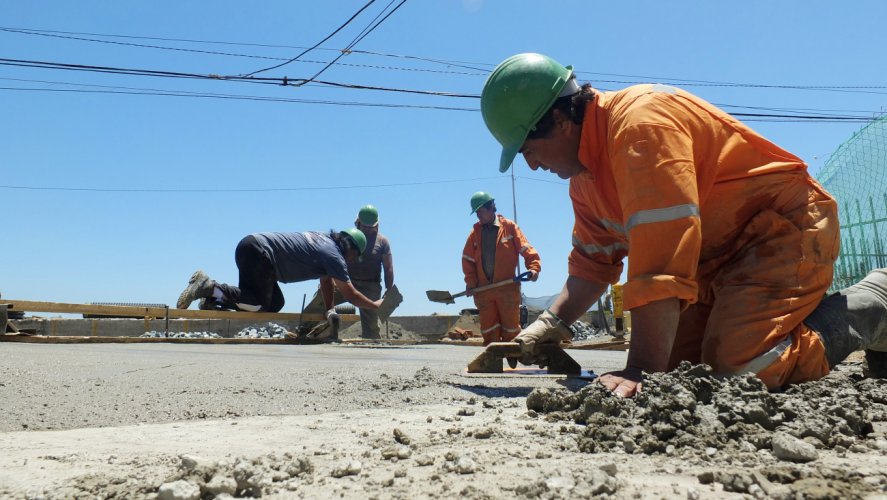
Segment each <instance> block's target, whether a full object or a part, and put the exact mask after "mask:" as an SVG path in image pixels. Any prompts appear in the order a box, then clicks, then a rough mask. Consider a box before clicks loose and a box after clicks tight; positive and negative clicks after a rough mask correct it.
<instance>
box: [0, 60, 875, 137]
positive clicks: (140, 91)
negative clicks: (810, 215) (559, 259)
mask: <svg viewBox="0 0 887 500" xmlns="http://www.w3.org/2000/svg"><path fill="white" fill-rule="evenodd" d="M0 64H2V63H0ZM0 80H12V81H23V82H32V83H48V84H61V85H77V86H85V87H99V88H102V89H122V90H84V89H47V88H31V87H0V90H8V91H23V92H56V93H83V94H119V95H139V96H165V97H194V98H211V99H225V100H244V101H266V102H282V103H299V104H327V105H338V106H357V107H377V108H404V109H433V110H443V111H472V112H477V111H479V110H478V108H462V107H454V106H432V105H419V104H395V103H369V102H361V101H334V100H329V99H296V98H285V97H270V96H250V95H239V94H220V93H208V92H189V91H179V90H159V89H144V88H134V87H117V86H107V85H94V84H79V83H68V82H54V81H46V80H25V79H18V78H0ZM401 91H404V92H409V91H405V90H401ZM416 92H419V93H426V92H420V91H416ZM426 94H427V93H426ZM434 95H442V94H434ZM732 115H733V116H739V117H743V118H744V121H747V122H784V123H788V122H796V123H804V122H807V123H812V122H816V123H869V122H871V121H872V120H874V119H875V118H874V117H862V116H838V115H825V116H817V115H801V114H793V115H784V114H767V113H732Z"/></svg>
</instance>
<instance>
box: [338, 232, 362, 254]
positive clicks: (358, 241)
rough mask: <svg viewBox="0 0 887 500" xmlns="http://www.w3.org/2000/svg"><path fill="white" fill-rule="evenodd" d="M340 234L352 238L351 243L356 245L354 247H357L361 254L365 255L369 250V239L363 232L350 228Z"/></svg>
mask: <svg viewBox="0 0 887 500" xmlns="http://www.w3.org/2000/svg"><path fill="white" fill-rule="evenodd" d="M339 234H344V235H345V236H348V237H349V238H351V241H352V242H353V243H354V246H356V247H357V250H358V252H359V254H360V255H363V252H364V251H365V250H366V249H367V237H366V236H365V235H364V234H363V231H361V230H360V229H357V228H356V227H349V228H347V229H344V230H342V231H339Z"/></svg>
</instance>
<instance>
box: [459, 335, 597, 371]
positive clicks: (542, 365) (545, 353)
mask: <svg viewBox="0 0 887 500" xmlns="http://www.w3.org/2000/svg"><path fill="white" fill-rule="evenodd" d="M536 352H537V353H538V361H537V362H538V366H539V368H538V369H534V368H530V369H527V368H518V367H517V362H518V360H519V359H520V358H521V345H520V344H519V343H517V342H492V343H490V344H489V345H488V346H487V348H486V349H484V351H483V352H482V353H480V354H479V355H478V356H477V357H476V358H474V359H473V360H472V361H471V362H470V363H468V367H467V368H466V369H465V372H466V374H469V375H470V374H497V373H501V374H503V375H567V376H572V377H580V378H594V377H595V375H594V373H592V372H589V371H587V370H583V369H582V367H581V366H580V365H579V363H577V362H576V360H575V359H573V358H572V357H571V356H570V355H569V354H567V353H566V351H564V349H563V348H562V347H561V345H560V344H554V343H548V344H538V345H537V346H536ZM502 360H506V361H508V365H509V367H510V369H508V370H505V369H504V368H503V366H502Z"/></svg>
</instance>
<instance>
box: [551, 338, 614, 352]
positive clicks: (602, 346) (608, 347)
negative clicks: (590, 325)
mask: <svg viewBox="0 0 887 500" xmlns="http://www.w3.org/2000/svg"><path fill="white" fill-rule="evenodd" d="M628 346H629V342H628V341H627V340H614V341H607V342H591V343H588V344H571V345H569V346H567V347H565V349H577V350H580V351H582V350H603V351H624V350H626V349H628Z"/></svg>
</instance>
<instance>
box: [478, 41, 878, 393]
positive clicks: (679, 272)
mask: <svg viewBox="0 0 887 500" xmlns="http://www.w3.org/2000/svg"><path fill="white" fill-rule="evenodd" d="M481 112H482V114H483V118H484V121H485V123H486V125H487V128H488V129H489V130H490V132H491V133H492V134H493V136H494V137H495V138H496V139H497V140H498V141H499V143H500V144H501V145H502V154H501V157H500V164H499V170H500V171H502V172H504V171H506V170H507V169H508V168H509V167H510V165H511V163H512V161H513V160H514V158H515V156H516V155H517V154H518V153H520V154H522V155H523V157H524V159H525V160H526V161H527V164H528V165H529V167H530V168H531V169H533V170H536V169H538V168H541V169H543V170H547V171H550V172H552V173H554V174H556V175H557V176H559V177H560V178H562V179H569V180H570V197H571V199H572V201H573V209H574V213H575V224H574V227H573V250H572V252H571V254H570V258H569V268H568V269H569V277H568V278H567V280H566V283H565V285H564V288H563V290H562V291H561V293H560V295H559V296H558V298H557V299H556V300H555V302H554V303H553V304H552V306H551V307H550V308H549V310H548V311H546V312H545V313H543V314H542V315H540V317H539V319H538V320H537V321H536V322H534V323H533V324H531V325H530V326H528V327H527V328H526V329H525V330H524V331H522V332H521V333H520V335H519V336H518V337H517V338H516V339H515V341H517V342H519V343H520V344H521V346H522V352H523V356H524V358H523V361H524V362H529V363H533V362H534V361H538V360H539V358H538V356H539V355H540V349H539V348H538V347H537V346H539V345H540V344H542V343H553V342H560V341H562V340H568V339H570V337H571V335H570V330H569V328H568V325H569V324H570V323H572V322H573V321H575V320H576V319H578V318H579V316H580V315H581V314H582V313H584V312H585V311H587V310H588V308H589V307H590V306H591V305H592V304H593V303H594V302H595V301H596V300H597V299H598V297H599V296H600V295H601V293H603V292H604V290H606V287H607V285H608V284H609V283H615V282H616V281H618V280H619V277H620V275H621V274H622V261H623V259H625V258H626V257H627V258H628V263H629V267H628V281H627V283H626V284H625V286H624V289H623V300H624V308H625V309H627V310H631V314H632V323H633V328H632V336H631V346H630V348H629V351H628V361H627V364H626V367H625V369H624V370H620V371H617V372H613V373H608V374H604V375H603V376H601V377H600V379H599V380H600V381H601V382H602V383H603V384H604V385H605V386H606V387H607V388H609V389H611V390H613V391H614V392H615V393H616V394H617V395H620V396H632V395H633V394H635V393H636V392H637V391H638V390H639V389H640V384H641V381H642V379H643V372H661V371H666V370H670V369H672V368H674V367H675V366H676V365H677V363H679V362H680V361H682V360H687V361H690V362H694V363H698V362H703V363H706V364H709V365H711V366H712V367H713V368H714V370H715V371H716V372H718V373H725V374H726V373H753V374H755V375H757V376H758V377H759V378H760V379H761V380H762V381H763V382H764V383H765V384H766V385H767V386H768V387H769V388H771V389H777V388H781V387H783V386H785V385H787V384H792V383H799V382H804V381H809V380H816V379H819V378H820V377H822V376H824V375H826V374H827V373H828V372H829V370H830V369H831V367H833V366H835V365H836V364H837V363H839V362H841V361H842V360H843V359H844V358H845V357H846V356H847V355H848V354H850V353H851V352H853V351H854V350H862V349H865V350H866V359H867V361H868V369H869V372H870V373H871V374H873V375H876V376H880V377H884V376H885V375H887V270H875V271H873V272H872V273H871V274H869V275H868V276H867V277H865V278H864V279H863V280H862V281H861V282H860V283H858V284H856V285H853V286H851V287H849V288H847V289H844V290H842V291H840V292H838V293H836V294H833V295H831V296H829V297H827V298H825V299H823V297H824V296H825V294H826V291H827V290H828V288H829V285H830V284H831V281H832V273H833V270H834V263H835V260H836V259H837V257H838V252H839V245H840V238H839V229H838V215H837V204H836V203H835V200H834V198H832V197H831V196H830V195H829V194H828V193H827V192H826V191H825V190H824V189H823V188H822V187H821V186H820V185H819V184H818V183H817V182H816V181H815V180H814V179H813V178H812V177H811V176H810V175H809V174H808V173H807V166H806V165H805V164H804V162H803V161H802V160H801V159H800V158H798V157H797V156H795V155H793V154H791V153H789V152H787V151H785V150H783V149H781V148H779V147H778V146H776V145H775V144H773V143H771V142H769V141H768V140H766V139H765V138H763V137H762V136H761V135H759V134H758V133H756V132H754V131H753V130H751V129H750V128H749V127H748V126H746V125H745V124H743V123H741V122H739V121H738V120H736V119H735V118H733V117H732V116H730V115H729V114H727V113H725V112H723V111H721V110H720V109H718V108H716V107H715V106H713V105H712V104H710V103H708V102H706V101H704V100H702V99H700V98H698V97H696V96H694V95H692V94H689V93H687V92H684V91H682V90H679V89H676V88H674V87H670V86H666V85H659V84H657V85H635V86H632V87H628V88H626V89H623V90H620V91H615V92H599V91H597V90H595V89H593V88H592V87H591V85H589V84H585V85H579V84H578V83H577V82H576V80H575V75H574V73H573V69H572V67H570V66H567V67H564V66H562V65H561V64H559V63H558V62H556V61H554V60H553V59H551V58H549V57H546V56H543V55H540V54H519V55H516V56H512V57H510V58H508V59H506V60H505V61H504V62H502V63H501V64H500V65H499V66H498V67H496V69H495V70H493V72H492V74H491V75H490V77H489V78H488V79H487V82H486V84H485V86H484V89H483V92H482V95H481Z"/></svg>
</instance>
